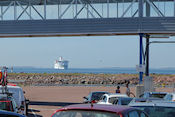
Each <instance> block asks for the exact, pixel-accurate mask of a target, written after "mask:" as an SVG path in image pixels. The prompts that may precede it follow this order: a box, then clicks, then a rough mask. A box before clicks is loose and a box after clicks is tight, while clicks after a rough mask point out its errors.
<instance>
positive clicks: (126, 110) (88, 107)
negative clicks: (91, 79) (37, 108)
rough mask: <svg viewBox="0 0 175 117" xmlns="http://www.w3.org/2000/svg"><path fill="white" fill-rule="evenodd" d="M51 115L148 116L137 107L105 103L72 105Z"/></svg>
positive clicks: (58, 116)
mask: <svg viewBox="0 0 175 117" xmlns="http://www.w3.org/2000/svg"><path fill="white" fill-rule="evenodd" d="M51 117H148V115H147V114H146V113H145V112H144V111H142V110H139V109H137V108H132V107H127V106H115V105H103V104H77V105H70V106H67V107H64V108H61V109H58V110H57V111H55V112H54V113H53V114H52V115H51Z"/></svg>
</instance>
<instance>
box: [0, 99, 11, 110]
mask: <svg viewBox="0 0 175 117" xmlns="http://www.w3.org/2000/svg"><path fill="white" fill-rule="evenodd" d="M0 110H6V111H12V105H11V103H10V102H9V101H0Z"/></svg>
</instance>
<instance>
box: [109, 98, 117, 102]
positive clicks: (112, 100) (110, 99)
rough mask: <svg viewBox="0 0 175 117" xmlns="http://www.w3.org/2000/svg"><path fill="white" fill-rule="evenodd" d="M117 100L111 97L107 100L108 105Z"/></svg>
mask: <svg viewBox="0 0 175 117" xmlns="http://www.w3.org/2000/svg"><path fill="white" fill-rule="evenodd" d="M115 100H117V97H111V98H109V101H108V102H109V103H114V101H115Z"/></svg>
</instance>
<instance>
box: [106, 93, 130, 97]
mask: <svg viewBox="0 0 175 117" xmlns="http://www.w3.org/2000/svg"><path fill="white" fill-rule="evenodd" d="M104 95H106V96H108V97H128V96H127V95H126V94H121V93H109V94H104Z"/></svg>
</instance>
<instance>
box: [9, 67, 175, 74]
mask: <svg viewBox="0 0 175 117" xmlns="http://www.w3.org/2000/svg"><path fill="white" fill-rule="evenodd" d="M8 72H11V69H8ZM13 72H15V73H22V72H23V73H94V74H102V73H103V74H121V73H128V74H136V73H138V72H137V71H136V69H135V68H87V69H86V68H70V69H67V70H57V69H52V68H26V67H24V68H23V67H20V68H18V67H17V68H13ZM150 73H155V74H175V68H174V69H150Z"/></svg>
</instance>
